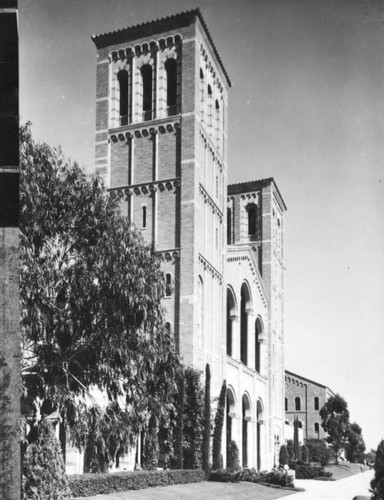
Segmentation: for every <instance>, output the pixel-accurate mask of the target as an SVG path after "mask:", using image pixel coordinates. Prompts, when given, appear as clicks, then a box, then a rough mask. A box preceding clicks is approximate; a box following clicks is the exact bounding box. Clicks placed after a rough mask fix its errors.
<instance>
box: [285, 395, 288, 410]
mask: <svg viewBox="0 0 384 500" xmlns="http://www.w3.org/2000/svg"><path fill="white" fill-rule="evenodd" d="M285 411H288V398H285Z"/></svg>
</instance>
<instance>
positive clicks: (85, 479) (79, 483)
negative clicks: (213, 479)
mask: <svg viewBox="0 0 384 500" xmlns="http://www.w3.org/2000/svg"><path fill="white" fill-rule="evenodd" d="M204 479H205V474H204V471H202V470H196V469H195V470H164V471H137V472H117V473H113V474H81V475H73V476H70V477H69V486H70V488H71V492H72V496H73V497H74V498H76V497H89V496H94V495H100V494H108V493H113V492H115V491H129V490H140V489H143V488H149V487H153V486H170V485H172V484H186V483H198V482H200V481H204ZM47 498H48V497H47ZM49 498H53V497H49Z"/></svg>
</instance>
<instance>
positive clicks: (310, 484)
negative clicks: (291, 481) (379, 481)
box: [289, 470, 374, 500]
mask: <svg viewBox="0 0 384 500" xmlns="http://www.w3.org/2000/svg"><path fill="white" fill-rule="evenodd" d="M373 475H374V471H373V470H368V471H365V472H361V473H359V474H355V475H353V476H349V477H345V478H344V479H339V480H338V481H315V480H313V479H296V481H295V486H297V487H299V488H305V490H306V491H304V492H302V493H294V494H293V495H290V496H289V500H323V499H334V500H352V499H353V497H355V496H357V495H366V496H368V497H370V494H369V484H370V482H371V479H372V478H373Z"/></svg>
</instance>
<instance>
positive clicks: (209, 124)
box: [207, 85, 213, 135]
mask: <svg viewBox="0 0 384 500" xmlns="http://www.w3.org/2000/svg"><path fill="white" fill-rule="evenodd" d="M207 94H208V98H207V104H208V120H207V122H208V123H207V125H208V129H209V130H208V133H209V134H210V135H212V118H213V116H212V115H213V109H212V108H213V102H212V101H213V97H212V87H211V86H210V85H208V89H207Z"/></svg>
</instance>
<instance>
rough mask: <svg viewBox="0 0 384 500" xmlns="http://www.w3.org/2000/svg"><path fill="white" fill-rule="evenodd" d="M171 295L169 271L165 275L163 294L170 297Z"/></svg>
mask: <svg viewBox="0 0 384 500" xmlns="http://www.w3.org/2000/svg"><path fill="white" fill-rule="evenodd" d="M171 295H172V276H171V274H170V273H167V274H166V275H165V296H166V297H170V296H171Z"/></svg>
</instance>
